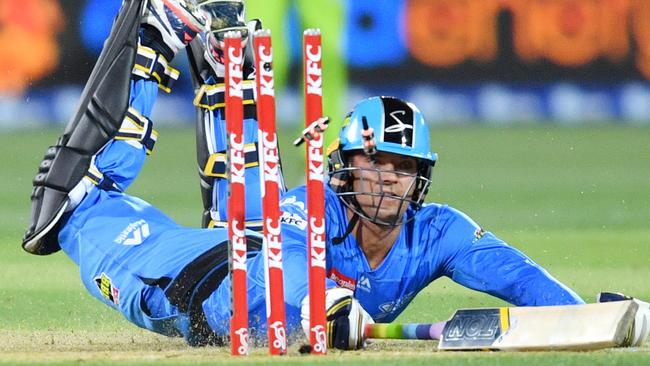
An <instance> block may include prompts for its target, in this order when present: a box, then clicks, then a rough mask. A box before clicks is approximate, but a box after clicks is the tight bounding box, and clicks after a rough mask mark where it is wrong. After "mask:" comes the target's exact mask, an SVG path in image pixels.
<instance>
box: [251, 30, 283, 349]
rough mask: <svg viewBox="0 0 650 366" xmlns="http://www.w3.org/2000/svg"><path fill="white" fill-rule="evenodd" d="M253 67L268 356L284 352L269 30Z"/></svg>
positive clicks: (262, 33)
mask: <svg viewBox="0 0 650 366" xmlns="http://www.w3.org/2000/svg"><path fill="white" fill-rule="evenodd" d="M254 37H255V38H254V47H255V49H254V52H255V66H256V71H257V72H256V83H255V84H256V85H255V87H256V90H257V122H258V124H259V138H258V141H259V144H260V145H261V146H262V150H261V153H260V166H261V167H262V172H261V179H262V182H260V183H261V184H260V187H261V189H262V213H263V225H264V244H265V246H266V251H265V252H264V259H265V261H264V262H265V267H266V273H267V276H266V314H267V318H268V337H269V351H270V353H271V354H272V355H282V354H285V353H287V336H286V329H285V328H286V326H285V322H286V319H285V309H284V283H283V279H282V274H283V271H282V237H281V233H280V205H279V202H280V194H279V191H280V174H279V168H280V157H279V153H278V137H277V135H276V132H275V90H274V87H273V83H274V76H273V51H272V46H271V32H270V31H268V30H259V31H257V32H255V34H254Z"/></svg>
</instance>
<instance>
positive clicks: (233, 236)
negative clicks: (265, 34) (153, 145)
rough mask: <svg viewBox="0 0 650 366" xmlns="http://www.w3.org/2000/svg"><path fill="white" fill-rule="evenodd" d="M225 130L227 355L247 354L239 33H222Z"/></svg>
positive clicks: (243, 159) (240, 48)
mask: <svg viewBox="0 0 650 366" xmlns="http://www.w3.org/2000/svg"><path fill="white" fill-rule="evenodd" d="M224 48H225V50H224V51H225V52H224V57H225V68H226V73H225V79H226V111H225V112H226V131H227V132H228V181H229V182H230V194H229V197H228V245H229V251H228V253H229V258H228V259H229V261H228V265H229V267H230V273H231V276H232V292H231V297H232V315H231V317H230V352H231V353H232V354H233V355H246V354H248V302H247V301H248V299H247V296H246V290H247V287H246V274H247V270H246V252H247V250H246V231H245V226H244V223H245V221H246V220H245V218H246V217H245V212H244V210H245V207H246V205H245V196H246V195H245V192H246V191H245V188H244V185H245V184H246V182H245V179H244V177H245V175H244V169H246V160H245V156H244V131H243V130H244V128H243V125H244V107H243V103H244V102H243V91H242V83H243V79H244V75H243V63H244V53H243V50H242V45H241V35H240V33H239V32H228V33H226V34H225V46H224Z"/></svg>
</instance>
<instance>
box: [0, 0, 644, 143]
mask: <svg viewBox="0 0 650 366" xmlns="http://www.w3.org/2000/svg"><path fill="white" fill-rule="evenodd" d="M120 4H121V0H0V130H2V129H5V130H7V129H13V128H21V127H39V126H47V125H56V124H64V123H66V122H67V120H68V119H69V118H70V116H71V115H72V113H73V111H74V108H75V107H76V103H77V99H78V97H79V95H80V93H81V90H82V88H83V85H84V83H85V81H86V79H87V77H88V75H89V74H90V72H91V70H92V67H93V65H94V62H95V60H96V58H97V56H98V54H99V52H100V51H101V47H102V44H103V41H104V39H105V38H106V36H107V35H108V32H109V30H110V26H111V23H112V21H113V19H114V17H115V15H116V13H117V11H118V9H119V7H120ZM247 6H248V17H249V18H252V17H259V18H261V19H262V21H263V23H264V24H265V26H269V27H271V29H272V31H273V41H274V46H275V48H276V59H275V69H276V72H277V73H278V78H279V80H278V85H277V89H278V103H279V105H278V115H279V120H280V121H281V122H282V123H284V124H296V125H297V124H299V123H302V122H301V119H300V118H297V117H296V116H300V114H298V113H296V111H297V110H300V109H301V103H302V98H301V93H302V91H301V88H300V78H301V66H300V62H301V58H300V55H301V44H300V43H301V34H302V30H303V29H304V28H306V27H319V28H321V29H322V30H323V35H324V48H325V51H324V52H325V55H324V57H325V59H324V68H325V70H326V71H325V72H326V74H325V79H324V84H325V99H326V106H325V109H326V110H325V113H326V114H328V115H332V116H342V114H343V113H345V111H347V110H348V109H349V108H351V106H352V105H353V104H354V103H355V102H356V101H358V100H359V99H361V98H364V97H367V96H370V95H375V94H385V95H388V94H392V95H397V96H400V97H402V98H406V99H408V100H410V101H412V102H414V103H416V104H417V105H418V106H419V107H420V108H421V109H422V111H423V113H424V114H425V116H426V117H427V119H428V120H429V122H430V123H434V124H438V123H439V124H468V123H487V124H513V123H562V124H587V123H617V124H620V123H626V124H647V123H650V83H649V82H648V80H650V0H347V1H346V0H247ZM185 63H186V61H185V57H177V58H176V60H175V66H176V67H178V68H180V69H181V71H182V75H181V80H180V81H179V83H178V84H177V85H176V87H175V90H174V91H173V92H172V93H171V94H169V95H161V97H160V101H159V103H158V104H157V106H156V112H155V114H154V116H153V119H154V121H156V122H157V123H162V124H172V123H173V124H191V123H193V119H194V109H193V106H192V103H191V100H192V94H193V92H192V87H191V84H190V78H189V75H188V73H187V71H186V68H187V66H186V64H185ZM161 94H162V93H161Z"/></svg>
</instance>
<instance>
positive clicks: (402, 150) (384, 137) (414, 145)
mask: <svg viewBox="0 0 650 366" xmlns="http://www.w3.org/2000/svg"><path fill="white" fill-rule="evenodd" d="M363 117H366V120H367V122H368V127H371V128H372V129H373V130H374V134H375V138H376V144H377V150H379V151H385V152H389V153H393V154H399V155H406V156H411V157H414V158H417V159H422V160H425V161H428V162H429V163H431V164H432V165H433V164H434V163H435V161H436V160H437V154H436V153H434V152H431V151H430V150H429V127H428V126H427V124H426V122H425V120H424V118H423V117H422V113H421V112H420V110H419V109H418V108H417V107H416V106H415V105H413V104H411V103H406V102H404V101H402V100H400V99H397V98H393V97H372V98H368V99H365V100H363V101H362V102H360V103H359V104H357V105H356V106H355V108H354V111H353V112H352V113H351V114H350V116H349V119H348V121H346V123H345V125H344V126H343V128H342V129H341V132H340V134H339V144H340V148H341V149H342V150H343V151H349V150H358V149H363V137H362V135H361V132H362V130H363V122H362V119H363Z"/></svg>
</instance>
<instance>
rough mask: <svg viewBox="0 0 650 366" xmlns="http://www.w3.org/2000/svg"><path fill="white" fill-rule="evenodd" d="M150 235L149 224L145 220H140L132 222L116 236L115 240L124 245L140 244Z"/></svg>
mask: <svg viewBox="0 0 650 366" xmlns="http://www.w3.org/2000/svg"><path fill="white" fill-rule="evenodd" d="M148 237H149V224H147V222H146V221H144V220H138V221H136V222H132V223H130V224H129V225H128V226H127V227H126V228H125V229H124V230H122V232H121V233H120V235H118V236H117V238H115V240H114V242H115V243H117V244H124V245H140V244H142V242H143V241H144V240H145V239H147V238H148Z"/></svg>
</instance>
